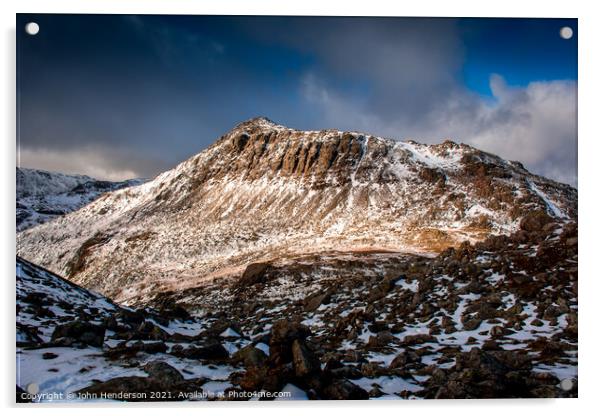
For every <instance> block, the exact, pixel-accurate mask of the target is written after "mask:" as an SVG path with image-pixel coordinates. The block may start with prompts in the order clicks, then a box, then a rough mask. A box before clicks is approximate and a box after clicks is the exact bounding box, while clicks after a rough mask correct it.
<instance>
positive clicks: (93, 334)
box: [51, 321, 105, 347]
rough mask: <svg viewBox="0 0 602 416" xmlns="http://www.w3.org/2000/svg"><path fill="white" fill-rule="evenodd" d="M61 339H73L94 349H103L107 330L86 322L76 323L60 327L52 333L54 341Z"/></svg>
mask: <svg viewBox="0 0 602 416" xmlns="http://www.w3.org/2000/svg"><path fill="white" fill-rule="evenodd" d="M60 338H71V339H73V340H76V341H78V342H81V343H83V344H86V345H91V346H93V347H102V345H103V343H104V338H105V328H104V327H102V326H98V325H94V324H91V323H89V322H85V321H74V322H70V323H68V324H64V325H59V326H57V327H56V328H55V329H54V332H53V333H52V337H51V339H52V341H56V340H58V339H60Z"/></svg>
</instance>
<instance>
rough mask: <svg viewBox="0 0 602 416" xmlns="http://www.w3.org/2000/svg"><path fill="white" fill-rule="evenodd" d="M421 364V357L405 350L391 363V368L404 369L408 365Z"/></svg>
mask: <svg viewBox="0 0 602 416" xmlns="http://www.w3.org/2000/svg"><path fill="white" fill-rule="evenodd" d="M418 362H420V356H419V355H418V354H416V353H415V352H414V351H411V350H405V351H402V352H401V353H400V354H398V355H397V357H395V358H394V359H393V361H391V364H390V365H389V368H404V367H405V366H406V365H408V364H413V363H418Z"/></svg>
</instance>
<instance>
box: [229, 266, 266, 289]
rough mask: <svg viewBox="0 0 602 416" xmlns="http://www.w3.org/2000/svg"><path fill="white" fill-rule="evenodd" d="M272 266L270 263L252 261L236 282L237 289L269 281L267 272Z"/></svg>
mask: <svg viewBox="0 0 602 416" xmlns="http://www.w3.org/2000/svg"><path fill="white" fill-rule="evenodd" d="M271 268H272V265H271V264H270V263H251V264H249V265H248V266H247V268H246V269H245V271H244V272H243V274H242V276H241V277H240V279H239V280H238V282H236V285H235V287H236V288H237V289H243V288H246V287H249V286H253V285H256V284H258V283H265V282H266V281H267V272H268V271H269V270H270V269H271Z"/></svg>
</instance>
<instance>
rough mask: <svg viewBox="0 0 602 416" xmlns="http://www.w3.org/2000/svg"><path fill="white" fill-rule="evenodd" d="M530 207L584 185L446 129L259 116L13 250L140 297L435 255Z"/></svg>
mask: <svg viewBox="0 0 602 416" xmlns="http://www.w3.org/2000/svg"><path fill="white" fill-rule="evenodd" d="M534 212H535V213H541V214H542V215H545V216H546V217H551V218H555V219H556V220H558V221H565V222H566V221H570V220H575V219H576V215H577V191H576V190H575V189H574V188H572V187H570V186H568V185H564V184H560V183H557V182H554V181H551V180H548V179H545V178H543V177H540V176H537V175H533V174H531V173H529V172H528V171H527V170H526V169H525V168H524V167H523V166H522V165H521V164H520V163H518V162H510V161H506V160H503V159H501V158H499V157H497V156H495V155H492V154H489V153H485V152H482V151H480V150H478V149H475V148H473V147H470V146H467V145H464V144H456V143H454V142H452V141H445V142H443V143H441V144H436V145H423V144H419V143H417V142H414V141H405V142H402V141H395V140H390V139H384V138H380V137H375V136H371V135H367V134H363V133H357V132H342V131H336V130H322V131H299V130H294V129H290V128H287V127H284V126H281V125H277V124H275V123H273V122H271V121H269V120H267V119H265V118H256V119H252V120H249V121H247V122H244V123H241V124H239V125H238V126H236V127H235V128H234V129H232V130H231V131H230V132H228V133H227V134H225V135H224V136H222V137H221V138H219V140H217V141H216V143H214V144H213V145H212V146H210V147H209V148H207V149H206V150H204V151H202V152H201V153H199V154H197V155H195V156H193V157H191V158H190V159H188V160H186V161H184V162H182V163H181V164H180V165H178V166H177V167H175V168H174V169H172V170H170V171H167V172H165V173H163V174H161V175H159V176H158V177H156V178H155V179H154V180H152V181H149V182H147V183H144V184H142V185H138V186H132V187H128V188H126V189H120V190H117V191H112V192H108V193H106V194H103V195H102V196H101V197H100V198H98V199H96V200H95V201H94V202H92V203H90V204H88V205H86V206H84V207H82V208H81V209H79V210H77V211H75V212H72V213H69V214H67V215H64V216H62V217H58V218H56V219H55V220H54V221H52V222H49V223H45V224H42V225H39V226H37V227H35V228H32V229H29V230H25V231H23V232H21V233H19V234H18V236H17V253H18V254H19V255H20V256H22V257H23V258H26V259H28V260H30V261H32V262H34V263H36V264H39V265H41V266H43V267H46V268H48V269H50V270H52V271H53V272H55V273H58V274H61V275H64V276H66V277H67V278H68V279H69V280H72V281H74V282H76V283H78V284H81V285H83V286H85V287H87V288H92V289H94V290H97V291H99V292H101V293H103V294H105V295H108V296H111V297H112V298H114V299H115V300H117V301H120V302H126V303H129V304H132V303H136V302H141V301H142V300H143V299H145V298H149V297H152V296H153V295H154V294H156V293H161V292H165V291H173V290H179V291H183V290H187V289H190V288H195V287H201V286H204V285H206V284H208V283H210V282H212V281H214V280H215V279H219V278H231V277H237V276H240V275H241V274H242V273H243V271H244V270H245V268H246V267H247V266H248V265H249V264H250V263H256V262H270V261H274V260H282V259H287V258H298V257H299V256H302V255H308V254H311V253H318V254H319V253H322V252H348V253H370V252H403V253H411V252H414V253H430V254H431V255H435V254H436V253H439V252H441V251H442V250H444V249H446V248H447V247H450V246H455V247H457V246H459V245H460V244H461V243H462V242H464V241H469V242H476V241H480V240H483V239H485V238H487V237H488V236H490V235H500V234H510V233H512V232H515V231H517V230H518V229H519V225H520V223H521V221H523V220H524V219H525V218H526V217H527V216H528V215H530V214H532V213H534Z"/></svg>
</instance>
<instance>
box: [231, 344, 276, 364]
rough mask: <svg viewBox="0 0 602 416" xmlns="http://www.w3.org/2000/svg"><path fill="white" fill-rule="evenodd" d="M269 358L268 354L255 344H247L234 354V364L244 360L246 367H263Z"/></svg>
mask: <svg viewBox="0 0 602 416" xmlns="http://www.w3.org/2000/svg"><path fill="white" fill-rule="evenodd" d="M267 359H268V357H267V355H266V354H265V353H264V352H263V351H262V350H260V349H258V348H255V347H254V346H253V345H247V346H246V347H244V348H241V349H240V350H238V351H236V352H235V353H234V354H233V355H232V362H233V363H234V364H238V363H241V362H242V363H243V365H244V366H245V367H262V366H263V365H265V363H266V361H267Z"/></svg>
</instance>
